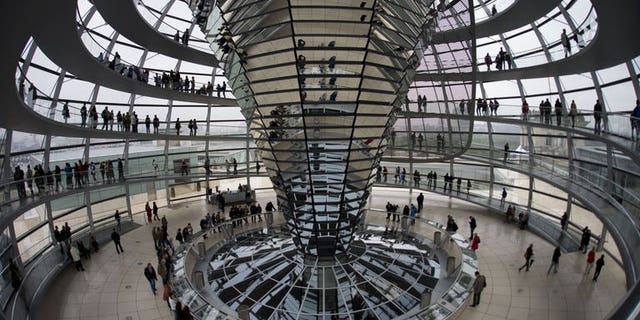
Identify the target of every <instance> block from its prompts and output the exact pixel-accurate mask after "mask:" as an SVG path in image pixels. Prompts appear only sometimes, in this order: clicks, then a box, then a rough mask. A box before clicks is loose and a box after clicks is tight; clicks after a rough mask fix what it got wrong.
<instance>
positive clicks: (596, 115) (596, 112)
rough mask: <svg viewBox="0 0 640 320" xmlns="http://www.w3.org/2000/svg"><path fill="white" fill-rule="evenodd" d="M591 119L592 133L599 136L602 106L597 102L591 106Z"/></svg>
mask: <svg viewBox="0 0 640 320" xmlns="http://www.w3.org/2000/svg"><path fill="white" fill-rule="evenodd" d="M593 119H594V120H595V125H594V127H593V133H595V134H598V135H599V134H601V133H602V127H601V125H602V105H601V104H600V101H599V100H596V104H595V105H593Z"/></svg>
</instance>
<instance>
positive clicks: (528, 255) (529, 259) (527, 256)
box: [518, 243, 534, 272]
mask: <svg viewBox="0 0 640 320" xmlns="http://www.w3.org/2000/svg"><path fill="white" fill-rule="evenodd" d="M533 258H534V253H533V243H532V244H530V245H529V247H528V248H527V251H525V252H524V260H525V261H524V264H523V265H522V266H521V267H520V268H518V272H520V271H522V269H524V268H526V270H525V271H526V272H529V268H531V265H532V264H533V260H534V259H533Z"/></svg>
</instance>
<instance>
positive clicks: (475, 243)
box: [471, 233, 480, 252]
mask: <svg viewBox="0 0 640 320" xmlns="http://www.w3.org/2000/svg"><path fill="white" fill-rule="evenodd" d="M479 245H480V237H479V236H478V234H477V233H474V234H473V240H471V250H473V252H476V250H478V247H479Z"/></svg>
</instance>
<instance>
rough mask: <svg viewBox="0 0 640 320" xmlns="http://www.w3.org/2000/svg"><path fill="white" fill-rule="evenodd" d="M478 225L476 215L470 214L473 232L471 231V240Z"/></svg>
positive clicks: (470, 226)
mask: <svg viewBox="0 0 640 320" xmlns="http://www.w3.org/2000/svg"><path fill="white" fill-rule="evenodd" d="M477 226H478V225H477V223H476V218H475V217H474V216H469V229H470V230H471V233H470V234H471V235H470V236H469V240H472V239H473V234H474V231H475V230H476V227H477Z"/></svg>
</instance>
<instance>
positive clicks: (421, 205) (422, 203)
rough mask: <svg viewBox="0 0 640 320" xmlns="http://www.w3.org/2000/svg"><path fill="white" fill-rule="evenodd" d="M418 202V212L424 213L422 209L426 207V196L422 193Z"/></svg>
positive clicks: (417, 199)
mask: <svg viewBox="0 0 640 320" xmlns="http://www.w3.org/2000/svg"><path fill="white" fill-rule="evenodd" d="M416 202H418V212H422V207H423V205H424V194H422V192H420V194H419V195H418V197H417V198H416Z"/></svg>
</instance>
